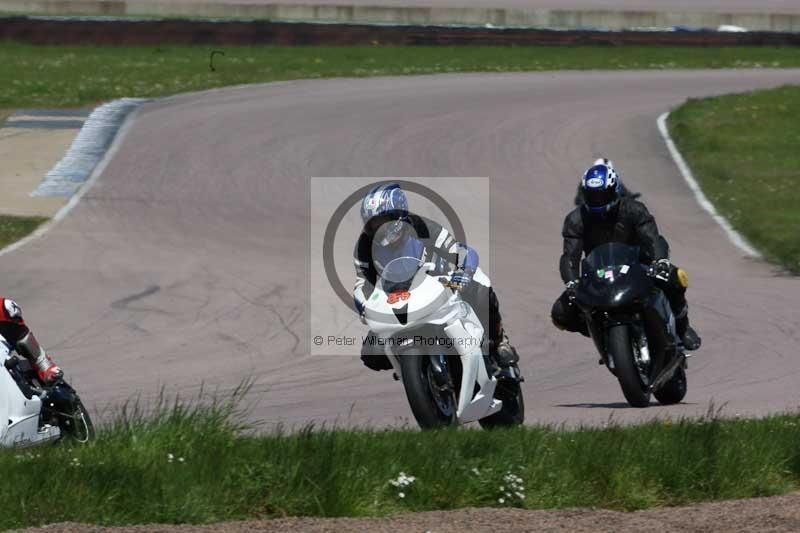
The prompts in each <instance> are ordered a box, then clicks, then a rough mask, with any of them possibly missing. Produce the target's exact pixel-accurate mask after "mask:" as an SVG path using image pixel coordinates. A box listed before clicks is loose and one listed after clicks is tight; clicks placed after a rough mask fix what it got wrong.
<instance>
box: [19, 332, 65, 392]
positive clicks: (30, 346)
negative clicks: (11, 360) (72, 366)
mask: <svg viewBox="0 0 800 533" xmlns="http://www.w3.org/2000/svg"><path fill="white" fill-rule="evenodd" d="M16 348H17V352H19V354H20V355H22V356H23V357H25V358H26V359H27V360H28V361H30V362H31V364H32V365H33V367H34V368H35V369H36V372H37V374H38V375H39V381H41V382H42V383H43V384H45V385H52V384H53V383H55V382H57V381H59V380H60V379H61V378H63V377H64V372H63V371H62V370H61V369H60V368H59V367H58V366H57V365H56V364H55V363H54V362H53V360H52V359H51V358H50V356H49V355H47V352H45V351H44V348H42V347H41V345H40V344H39V341H37V340H36V337H34V336H33V332H31V331H29V332H28V333H27V334H26V335H25V336H24V337H22V339H20V340H19V341H18V342H17V346H16Z"/></svg>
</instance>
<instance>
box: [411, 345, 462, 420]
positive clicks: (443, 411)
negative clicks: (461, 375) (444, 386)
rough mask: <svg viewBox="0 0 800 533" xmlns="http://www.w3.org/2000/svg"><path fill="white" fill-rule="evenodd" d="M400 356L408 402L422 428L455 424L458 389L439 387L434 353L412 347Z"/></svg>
mask: <svg viewBox="0 0 800 533" xmlns="http://www.w3.org/2000/svg"><path fill="white" fill-rule="evenodd" d="M399 359H400V367H401V370H402V372H403V386H404V387H405V389H406V396H407V397H408V405H409V406H410V407H411V412H412V413H413V414H414V418H415V419H416V420H417V423H418V424H419V425H420V427H421V428H422V429H436V428H443V427H450V426H455V425H456V423H457V419H456V406H457V402H456V397H455V392H454V391H452V390H450V391H441V390H439V388H438V387H437V386H436V382H435V381H434V379H433V374H432V370H433V369H432V365H431V358H430V356H429V355H428V354H427V353H425V352H423V351H422V350H420V349H418V348H410V349H408V350H406V351H405V352H404V353H403V354H402V355H401V356H400V357H399ZM451 381H452V376H451Z"/></svg>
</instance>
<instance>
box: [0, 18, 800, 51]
mask: <svg viewBox="0 0 800 533" xmlns="http://www.w3.org/2000/svg"><path fill="white" fill-rule="evenodd" d="M0 40H4V41H17V42H25V43H32V44H101V45H102V44H108V45H145V44H227V45H237V44H238V45H249V44H278V45H303V44H306V45H346V44H398V45H400V44H402V45H469V44H480V45H590V44H594V45H611V46H617V45H686V46H743V45H747V46H758V45H761V46H786V45H790V46H798V45H800V33H775V32H742V33H736V32H730V33H726V32H714V31H642V32H639V31H589V30H574V31H573V30H569V31H559V30H542V29H529V28H484V27H449V26H385V25H370V24H320V23H288V22H269V21H202V20H172V19H170V20H125V19H116V20H107V19H105V20H99V19H96V20H92V19H45V18H29V17H6V18H0Z"/></svg>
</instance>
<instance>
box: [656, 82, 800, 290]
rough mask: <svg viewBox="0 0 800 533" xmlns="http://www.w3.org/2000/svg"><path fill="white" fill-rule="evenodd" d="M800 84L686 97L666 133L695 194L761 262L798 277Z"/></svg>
mask: <svg viewBox="0 0 800 533" xmlns="http://www.w3.org/2000/svg"><path fill="white" fill-rule="evenodd" d="M798 117H800V87H783V88H780V89H774V90H767V91H757V92H752V93H746V94H736V95H727V96H722V97H719V98H707V99H702V100H690V101H689V102H687V103H686V104H685V105H683V106H681V107H680V108H678V109H677V110H676V111H675V112H673V113H672V114H671V115H670V118H669V127H670V131H671V135H672V136H673V138H674V139H675V142H676V144H677V146H678V148H679V149H680V151H681V153H682V154H683V156H684V157H685V158H686V161H687V162H688V163H689V165H690V166H691V168H692V172H693V173H694V175H695V177H696V179H697V180H698V182H699V183H700V184H701V186H702V188H703V192H704V193H705V194H706V195H707V196H708V199H709V200H710V201H711V202H712V203H713V204H714V205H715V206H716V207H717V209H718V210H719V212H720V213H721V214H722V215H723V216H725V217H726V218H727V219H728V220H729V221H730V222H731V224H732V225H733V227H734V228H736V229H737V230H738V231H739V232H740V233H742V235H744V236H745V238H747V239H748V240H749V241H750V242H751V243H753V245H755V246H756V247H757V248H758V249H759V250H761V251H762V252H763V253H764V255H765V257H767V258H768V259H770V260H772V261H775V262H777V263H779V264H781V265H783V266H784V267H786V268H787V269H788V270H789V271H790V272H793V273H795V274H800V208H799V207H798V206H800V150H798V148H797V147H798V145H800V122H798V119H797V118H798Z"/></svg>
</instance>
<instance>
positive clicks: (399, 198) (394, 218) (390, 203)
mask: <svg viewBox="0 0 800 533" xmlns="http://www.w3.org/2000/svg"><path fill="white" fill-rule="evenodd" d="M375 217H386V218H387V219H388V220H387V222H386V223H384V224H383V225H382V226H381V227H380V228H379V229H378V230H377V232H376V234H375V238H376V239H377V240H378V242H379V243H380V244H381V245H383V246H387V245H389V244H393V243H394V242H396V241H397V240H398V239H399V238H400V237H401V236H402V234H403V230H404V226H405V221H406V220H408V199H407V198H406V193H404V192H403V190H402V189H401V188H400V185H399V184H397V183H388V184H384V185H378V186H377V187H375V188H374V189H372V190H371V191H369V192H368V193H367V195H366V196H365V197H364V200H362V201H361V220H362V221H363V222H364V224H365V225H366V224H367V223H369V221H370V220H371V219H373V218H375Z"/></svg>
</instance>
